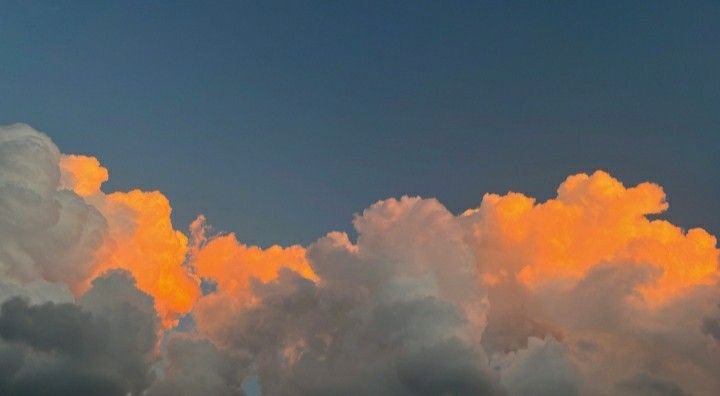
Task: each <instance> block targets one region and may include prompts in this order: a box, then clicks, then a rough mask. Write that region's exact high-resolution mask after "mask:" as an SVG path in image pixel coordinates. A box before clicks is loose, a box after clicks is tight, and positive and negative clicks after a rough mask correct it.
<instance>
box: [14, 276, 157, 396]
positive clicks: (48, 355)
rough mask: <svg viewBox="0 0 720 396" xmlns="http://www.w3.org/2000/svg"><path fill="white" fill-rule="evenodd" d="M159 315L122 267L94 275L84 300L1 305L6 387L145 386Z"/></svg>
mask: <svg viewBox="0 0 720 396" xmlns="http://www.w3.org/2000/svg"><path fill="white" fill-rule="evenodd" d="M157 323H158V322H157V317H156V316H155V311H154V308H153V307H152V299H151V298H150V297H149V296H147V295H144V294H143V293H141V292H140V291H138V290H137V289H136V288H135V285H134V281H133V280H132V279H131V278H130V277H129V276H128V275H127V274H126V273H122V272H115V273H109V274H106V275H104V276H103V277H100V278H98V279H96V280H95V282H93V287H92V288H91V289H90V290H89V291H88V293H87V294H86V295H85V296H84V297H83V299H81V301H80V304H73V303H53V302H46V303H43V304H40V305H31V304H29V303H28V302H27V301H26V300H24V299H22V298H19V297H16V298H13V299H10V300H7V301H5V302H4V303H3V304H2V307H1V308H0V339H1V340H2V341H0V360H2V361H4V362H6V363H5V364H3V365H2V367H0V391H1V392H0V393H3V394H8V395H25V394H27V395H43V394H48V395H50V394H52V395H78V394H83V395H125V394H127V393H128V392H135V393H138V392H140V391H141V390H142V389H144V388H146V387H147V386H148V384H149V383H150V381H151V380H152V377H151V376H150V371H149V368H150V356H151V353H152V351H153V348H154V345H155V334H156V330H157Z"/></svg>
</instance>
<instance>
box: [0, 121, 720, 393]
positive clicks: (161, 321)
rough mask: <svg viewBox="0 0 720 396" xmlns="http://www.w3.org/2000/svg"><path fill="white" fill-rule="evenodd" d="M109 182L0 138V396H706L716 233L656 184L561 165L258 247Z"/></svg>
mask: <svg viewBox="0 0 720 396" xmlns="http://www.w3.org/2000/svg"><path fill="white" fill-rule="evenodd" d="M108 177H109V174H108V171H107V169H105V168H104V167H103V166H102V165H101V164H100V162H99V161H98V160H97V159H96V158H94V157H90V156H85V155H68V154H61V153H60V151H59V150H58V149H57V147H56V146H55V145H54V144H53V143H52V141H51V140H50V139H49V138H48V137H47V136H45V135H43V134H41V133H39V132H37V131H35V130H33V129H32V128H30V127H28V126H26V125H13V126H10V127H3V128H2V129H1V130H0V237H2V238H0V302H3V303H2V304H3V305H2V309H1V310H0V393H8V394H23V393H25V394H42V392H43V389H46V390H47V389H52V390H53V394H63V392H64V393H67V394H123V395H125V394H148V395H203V394H218V395H243V394H244V392H245V390H247V389H249V388H248V387H247V386H246V385H247V384H248V383H249V382H257V383H259V387H260V388H261V392H262V394H263V395H266V396H273V395H338V394H342V395H367V394H377V395H526V394H536V395H586V394H587V395H596V394H627V395H684V394H693V395H716V394H718V392H720V379H718V378H717V373H718V372H720V342H718V340H720V331H719V330H718V329H720V325H718V323H720V322H719V319H718V318H720V308H718V303H720V288H719V286H720V285H719V283H718V281H719V279H720V278H719V275H720V272H719V271H718V257H719V251H718V249H717V241H716V239H715V237H714V236H712V235H710V234H709V233H708V232H706V231H705V230H702V229H699V228H694V229H690V230H684V229H682V228H680V227H678V226H675V225H673V224H671V223H670V222H668V221H666V220H660V219H655V218H656V217H658V216H659V215H661V214H662V212H664V211H665V210H666V209H667V208H668V203H667V202H666V197H665V194H664V192H663V190H662V188H661V187H660V186H658V185H656V184H653V183H641V184H638V185H636V186H625V185H623V184H622V183H621V182H620V181H619V180H617V179H615V178H613V177H612V176H611V175H609V174H608V173H606V172H603V171H597V172H594V173H592V174H577V175H572V176H570V177H568V178H567V179H566V180H565V181H564V182H562V183H561V184H560V186H559V188H558V193H557V196H556V197H554V198H552V199H549V200H547V201H545V202H536V201H535V199H533V198H532V197H528V196H526V195H523V194H520V193H515V192H510V193H507V194H504V195H499V194H486V195H485V196H484V197H482V200H481V202H480V203H479V205H478V207H476V208H471V209H468V210H467V211H465V212H463V213H461V214H458V215H456V214H453V213H451V212H450V211H449V210H447V208H445V207H444V206H443V205H442V204H441V203H440V202H439V201H437V200H435V199H424V198H420V197H401V198H399V199H395V198H390V199H386V200H382V201H379V202H377V203H375V204H374V205H372V206H370V207H369V208H367V209H365V210H364V211H363V212H362V213H360V214H358V215H356V217H355V219H354V220H353V226H354V227H355V230H356V231H357V238H356V239H355V240H351V239H350V237H349V236H348V235H347V234H345V233H342V232H336V231H333V232H329V233H328V234H327V235H326V236H324V237H322V238H320V239H318V240H317V241H315V242H314V243H312V244H310V245H309V246H297V245H296V246H288V247H282V246H271V247H269V248H266V249H262V248H259V247H256V246H248V245H246V244H243V243H242V242H241V241H238V240H237V238H236V236H235V235H234V234H232V233H229V234H213V231H212V228H211V227H209V226H208V225H207V224H206V220H205V218H204V217H203V216H199V217H198V219H197V220H196V221H195V222H193V224H191V225H190V228H189V237H188V236H186V235H185V234H184V233H182V232H180V231H178V230H176V229H175V228H174V226H173V224H172V222H171V221H170V214H171V209H172V208H171V205H170V202H169V201H168V200H167V198H166V197H165V196H164V195H162V193H160V192H158V191H150V192H146V191H140V190H132V191H129V192H105V191H103V189H102V183H103V182H104V181H106V180H107V179H108ZM649 215H653V216H652V217H653V219H651V218H650V217H649ZM203 285H204V286H205V287H201V286H203ZM208 285H212V287H207V286H208ZM178 323H180V325H178ZM38 384H51V385H52V387H50V388H42V389H41V388H38ZM250 394H252V392H250Z"/></svg>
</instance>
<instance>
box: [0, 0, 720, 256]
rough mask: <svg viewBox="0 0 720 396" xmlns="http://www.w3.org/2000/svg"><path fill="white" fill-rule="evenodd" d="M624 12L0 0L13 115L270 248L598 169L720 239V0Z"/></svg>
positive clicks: (5, 102)
mask: <svg viewBox="0 0 720 396" xmlns="http://www.w3.org/2000/svg"><path fill="white" fill-rule="evenodd" d="M541 3H543V4H541ZM626 3H628V2H592V3H591V2H551V3H549V4H548V2H492V3H487V2H447V1H443V2H393V3H392V4H389V2H339V1H338V2H334V1H324V2H314V3H306V4H301V2H233V3H231V2H153V3H152V4H149V3H148V2H119V1H113V2H107V1H102V2H90V1H83V2H79V1H76V2H67V3H65V2H31V1H0V124H7V123H13V122H18V121H21V122H26V123H29V124H31V125H33V126H34V127H35V128H37V129H40V130H43V131H45V132H46V133H48V134H50V135H51V136H52V138H53V139H54V140H55V142H56V143H57V144H58V145H59V146H60V147H61V149H62V150H63V151H64V152H67V153H85V154H92V155H95V156H97V157H98V158H100V159H101V161H102V162H103V163H104V165H105V166H107V167H108V168H109V169H110V175H111V176H110V177H111V179H110V182H109V183H108V184H106V187H105V190H106V191H112V190H116V189H119V190H126V189H129V188H133V187H139V188H143V189H159V190H161V191H162V192H163V193H165V194H166V195H167V196H168V197H169V198H170V200H171V201H172V204H173V207H174V221H175V225H176V226H177V227H179V228H182V229H185V227H186V226H187V224H188V223H189V222H190V221H191V219H192V218H193V217H194V216H195V215H196V214H198V213H204V214H206V215H207V217H208V220H209V222H210V223H211V224H213V225H214V226H215V228H216V229H218V230H228V231H230V230H232V231H236V232H237V234H238V238H239V239H240V240H242V241H245V242H249V243H258V244H261V245H268V244H271V243H275V242H277V243H283V244H287V243H294V242H299V243H307V242H309V241H312V240H314V239H315V238H317V237H318V236H320V235H322V234H324V233H325V232H327V231H329V230H333V229H341V230H348V229H349V228H350V220H351V219H352V214H353V213H355V212H357V211H360V210H362V209H363V208H365V207H367V206H368V205H369V204H371V203H372V202H374V201H376V200H378V199H382V198H386V197H389V196H399V195H402V194H420V195H422V196H432V197H437V198H439V199H440V200H441V201H442V202H443V203H445V204H446V205H447V206H448V207H449V208H450V209H451V210H453V211H455V212H458V211H461V210H463V209H465V208H468V207H472V206H476V205H477V204H478V203H479V202H480V199H481V197H482V194H483V193H484V192H500V193H504V192H506V191H508V190H513V191H520V192H524V193H527V194H530V195H533V196H536V197H538V198H540V199H546V198H548V197H550V196H552V195H553V194H554V190H555V188H556V187H557V185H558V184H559V183H560V182H561V181H562V180H563V179H564V178H565V177H566V176H567V175H569V174H572V173H576V172H580V171H586V172H590V171H593V170H595V169H598V168H602V169H606V170H608V171H610V172H611V173H612V174H613V175H614V176H616V177H618V178H619V179H621V180H622V181H623V182H625V183H626V184H634V183H637V182H640V181H646V180H650V181H654V182H657V183H659V184H661V185H663V186H664V187H665V189H666V192H667V193H668V196H669V201H670V207H671V209H670V212H669V214H668V217H669V218H671V219H672V220H673V222H676V223H678V224H680V225H682V226H685V227H689V226H702V227H705V228H706V229H708V230H709V231H710V232H712V233H715V234H717V233H718V232H719V231H720V177H719V176H720V165H718V163H720V161H719V160H718V152H719V151H720V94H719V93H720V40H719V38H720V2H718V1H710V2H662V1H659V2H630V3H634V4H626Z"/></svg>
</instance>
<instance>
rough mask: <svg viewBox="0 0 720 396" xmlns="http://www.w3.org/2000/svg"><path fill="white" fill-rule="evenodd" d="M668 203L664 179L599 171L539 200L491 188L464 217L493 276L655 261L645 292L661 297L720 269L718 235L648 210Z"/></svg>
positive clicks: (568, 274) (555, 275)
mask: <svg viewBox="0 0 720 396" xmlns="http://www.w3.org/2000/svg"><path fill="white" fill-rule="evenodd" d="M667 207H668V204H667V203H666V202H665V193H664V192H663V190H662V188H661V187H660V186H658V185H657V184H653V183H641V184H639V185H637V186H635V187H625V186H623V184H622V183H620V182H619V181H618V180H616V179H614V178H613V177H611V176H610V175H609V174H608V173H606V172H603V171H597V172H595V173H593V174H592V175H587V174H577V175H573V176H570V177H568V178H567V179H566V180H565V182H563V183H562V184H561V185H560V187H559V188H558V196H557V198H555V199H550V200H548V201H546V202H544V203H540V204H536V203H535V200H534V199H533V198H530V197H527V196H525V195H523V194H519V193H508V194H506V195H503V196H501V195H497V194H486V195H485V197H484V198H483V200H482V203H481V205H480V207H479V208H478V209H473V210H469V211H467V212H465V214H464V217H466V218H467V219H468V220H470V221H471V224H472V225H471V227H472V230H473V238H472V239H473V240H474V241H475V242H474V243H475V246H476V254H477V256H478V262H479V263H480V266H481V268H482V273H483V277H484V279H486V280H487V279H493V280H495V279H496V278H498V277H501V276H508V274H509V273H510V274H515V275H516V276H517V277H518V278H519V279H520V280H521V281H522V282H523V283H524V284H525V285H526V286H530V287H535V286H538V285H541V284H543V283H545V282H548V281H553V280H568V279H569V280H577V279H580V278H582V277H584V276H585V275H586V274H587V273H588V271H589V270H591V269H592V268H593V267H595V266H597V265H601V264H607V263H619V264H637V265H650V266H653V267H655V268H657V269H659V270H661V271H662V274H661V275H659V277H658V278H657V279H655V280H654V281H653V282H652V283H651V284H648V285H646V286H644V288H643V294H644V296H645V297H646V298H648V299H649V300H650V301H656V302H657V301H663V300H664V299H665V298H666V297H669V296H672V295H675V294H676V293H678V292H680V291H682V290H683V289H685V288H687V287H689V286H694V285H702V284H711V283H713V282H715V281H716V280H717V277H718V249H717V248H716V247H715V245H716V242H717V241H716V239H715V237H714V236H712V235H710V234H708V233H707V232H706V231H705V230H702V229H700V228H694V229H691V230H689V231H687V232H684V231H683V230H682V229H680V228H679V227H677V226H674V225H672V224H671V223H669V222H667V221H665V220H649V219H648V218H647V215H650V214H658V213H661V212H663V211H665V210H666V209H667ZM485 283H486V284H487V283H488V282H487V281H486V282H485Z"/></svg>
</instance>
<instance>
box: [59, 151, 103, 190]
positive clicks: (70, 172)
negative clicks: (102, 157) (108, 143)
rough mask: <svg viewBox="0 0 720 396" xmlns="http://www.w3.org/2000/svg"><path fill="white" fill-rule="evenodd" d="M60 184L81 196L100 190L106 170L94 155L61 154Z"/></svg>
mask: <svg viewBox="0 0 720 396" xmlns="http://www.w3.org/2000/svg"><path fill="white" fill-rule="evenodd" d="M60 171H61V178H60V184H61V186H62V187H63V188H66V189H68V190H73V191H75V193H77V194H78V195H80V196H81V197H87V196H88V195H93V194H96V193H99V192H100V186H101V185H102V184H103V183H105V182H106V181H107V180H108V170H107V169H106V168H105V167H103V166H102V165H100V161H98V160H97V158H95V157H90V156H86V155H63V156H62V157H60Z"/></svg>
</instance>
